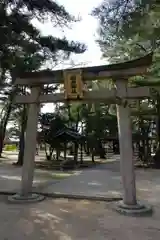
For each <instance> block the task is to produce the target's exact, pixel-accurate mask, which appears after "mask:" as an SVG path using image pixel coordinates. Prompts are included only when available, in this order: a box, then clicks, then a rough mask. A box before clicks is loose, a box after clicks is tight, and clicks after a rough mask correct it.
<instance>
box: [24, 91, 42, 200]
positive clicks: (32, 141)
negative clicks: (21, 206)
mask: <svg viewBox="0 0 160 240" xmlns="http://www.w3.org/2000/svg"><path fill="white" fill-rule="evenodd" d="M39 94H40V88H39V87H32V88H31V96H33V98H34V99H35V101H36V99H38V96H39ZM38 113H39V104H38V103H32V104H30V105H29V111H28V120H27V128H26V139H25V149H24V161H23V168H22V185H21V193H20V195H21V196H25V197H27V195H29V194H30V193H31V192H32V184H33V177H34V164H35V163H34V160H35V154H36V141H37V123H38Z"/></svg>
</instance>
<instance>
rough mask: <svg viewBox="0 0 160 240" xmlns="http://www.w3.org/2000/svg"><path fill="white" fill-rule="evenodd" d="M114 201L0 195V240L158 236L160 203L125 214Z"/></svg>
mask: <svg viewBox="0 0 160 240" xmlns="http://www.w3.org/2000/svg"><path fill="white" fill-rule="evenodd" d="M113 204H114V203H105V202H92V201H77V200H76V201H75V200H64V199H54V200H52V199H46V200H45V201H43V202H40V203H36V204H28V205H24V204H23V205H18V204H9V203H7V201H6V196H5V197H3V196H1V197H0V212H1V214H0V239H1V240H22V239H23V240H26V239H30V240H32V239H33V240H42V239H45V240H46V239H47V240H50V239H52V240H53V239H54V240H76V239H77V240H80V239H82V240H85V239H86V240H103V239H105V240H135V239H136V240H141V239H145V240H150V239H152V240H153V239H154V240H159V237H160V226H159V221H160V208H159V207H160V205H159V206H158V205H156V206H155V213H154V214H153V216H152V217H139V218H135V217H127V216H122V215H119V214H118V213H117V212H115V211H113V210H112V207H113Z"/></svg>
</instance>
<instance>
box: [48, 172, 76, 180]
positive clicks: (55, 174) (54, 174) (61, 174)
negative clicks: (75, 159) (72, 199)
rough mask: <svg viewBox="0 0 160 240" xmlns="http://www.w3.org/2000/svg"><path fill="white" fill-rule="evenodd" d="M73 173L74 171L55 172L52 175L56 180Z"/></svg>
mask: <svg viewBox="0 0 160 240" xmlns="http://www.w3.org/2000/svg"><path fill="white" fill-rule="evenodd" d="M72 175H73V173H53V174H51V177H52V179H55V180H61V179H66V178H68V177H70V176H72Z"/></svg>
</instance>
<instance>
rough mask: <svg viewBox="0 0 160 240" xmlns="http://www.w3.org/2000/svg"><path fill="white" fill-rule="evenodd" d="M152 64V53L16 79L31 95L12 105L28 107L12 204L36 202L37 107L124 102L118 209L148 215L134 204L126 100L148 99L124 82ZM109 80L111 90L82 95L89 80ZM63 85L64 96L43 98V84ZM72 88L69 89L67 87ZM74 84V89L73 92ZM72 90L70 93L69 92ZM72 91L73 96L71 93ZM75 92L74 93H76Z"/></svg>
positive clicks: (119, 108) (144, 91)
mask: <svg viewBox="0 0 160 240" xmlns="http://www.w3.org/2000/svg"><path fill="white" fill-rule="evenodd" d="M151 63H152V53H151V54H148V55H146V56H145V57H142V58H140V59H136V60H133V61H129V62H124V63H120V64H113V65H102V66H96V67H84V68H80V69H79V68H78V69H67V70H56V71H49V70H45V71H39V72H25V73H23V74H20V75H19V76H17V78H16V82H15V85H21V86H28V87H30V88H31V94H30V95H28V96H18V95H17V96H16V97H15V103H17V104H20V103H23V104H29V112H28V120H27V129H26V141H25V150H24V164H23V168H22V186H21V192H20V194H19V195H16V196H13V197H12V200H15V201H16V200H17V201H18V200H19V201H21V200H24V199H25V200H26V199H29V200H34V199H35V200H36V198H37V195H33V194H31V192H32V183H33V177H34V159H35V151H36V135H37V122H38V113H39V104H40V103H49V102H54V103H56V102H65V101H67V100H68V99H69V100H70V99H72V100H77V99H78V100H79V101H82V102H89V101H90V102H95V101H101V102H105V103H108V104H110V103H116V104H117V99H119V100H122V99H123V100H124V101H121V103H120V104H117V119H118V131H119V142H120V170H121V175H122V183H123V192H124V193H123V202H122V203H121V205H120V206H119V208H118V209H120V211H121V212H127V213H128V211H129V212H130V209H132V211H133V212H137V211H138V212H141V211H144V212H146V211H148V208H146V207H144V206H142V205H140V204H138V203H137V199H136V186H135V172H134V162H133V151H132V132H131V119H130V106H129V104H127V99H139V98H140V99H141V98H147V97H150V88H149V87H139V88H131V87H127V84H128V78H130V77H132V76H136V75H142V74H146V73H147V68H148V67H149V66H150V65H151ZM106 78H112V79H113V80H114V82H115V88H112V89H111V90H108V89H102V90H98V91H83V82H85V81H92V80H102V79H103V80H104V79H106ZM54 83H65V88H66V92H65V94H64V93H54V94H48V95H44V94H43V85H44V84H54ZM72 84H73V85H74V86H71V85H72ZM75 84H77V89H76V90H75ZM72 87H73V88H74V89H72ZM72 90H73V92H72ZM76 91H77V92H76Z"/></svg>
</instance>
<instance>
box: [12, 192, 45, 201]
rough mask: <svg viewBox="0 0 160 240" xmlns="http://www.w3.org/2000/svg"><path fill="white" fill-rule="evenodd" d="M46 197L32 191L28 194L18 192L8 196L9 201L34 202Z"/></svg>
mask: <svg viewBox="0 0 160 240" xmlns="http://www.w3.org/2000/svg"><path fill="white" fill-rule="evenodd" d="M44 199H45V197H44V196H42V195H39V194H36V193H31V194H29V195H28V196H22V195H21V194H18V193H17V194H14V195H12V196H9V197H8V201H9V202H10V203H34V202H40V201H43V200H44Z"/></svg>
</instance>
